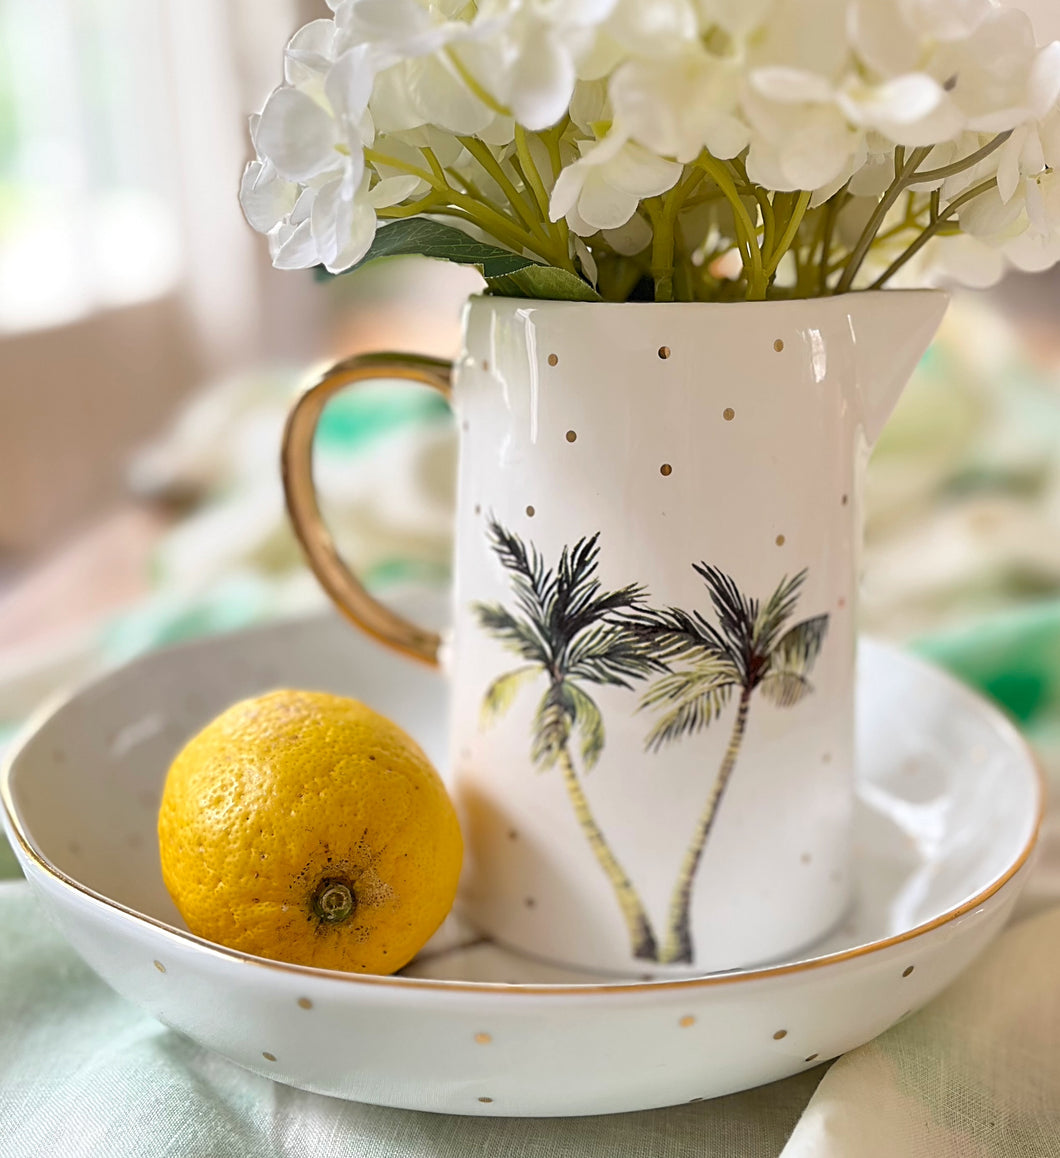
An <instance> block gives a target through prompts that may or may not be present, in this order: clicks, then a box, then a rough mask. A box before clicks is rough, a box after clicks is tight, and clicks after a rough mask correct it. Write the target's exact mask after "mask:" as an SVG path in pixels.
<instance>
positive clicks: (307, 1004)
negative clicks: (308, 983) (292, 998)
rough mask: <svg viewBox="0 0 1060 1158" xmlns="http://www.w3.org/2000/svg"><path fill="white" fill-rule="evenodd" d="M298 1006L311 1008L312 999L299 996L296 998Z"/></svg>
mask: <svg viewBox="0 0 1060 1158" xmlns="http://www.w3.org/2000/svg"><path fill="white" fill-rule="evenodd" d="M298 1008H299V1009H312V1008H313V1003H312V1001H310V1000H309V998H308V997H299V998H298Z"/></svg>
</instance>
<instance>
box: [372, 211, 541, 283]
mask: <svg viewBox="0 0 1060 1158" xmlns="http://www.w3.org/2000/svg"><path fill="white" fill-rule="evenodd" d="M412 253H416V254H419V255H420V256H421V257H434V258H437V259H438V260H439V261H452V262H456V264H457V265H474V266H477V267H478V268H479V270H481V272H482V276H483V277H485V278H491V277H503V276H504V275H506V274H512V273H515V272H517V271H518V270H520V269H522V268H523V267H524V266H528V265H533V264H534V262H533V260H532V259H531V258H529V257H521V256H520V255H519V254H518V253H512V251H511V250H510V249H502V248H501V247H500V246H499V245H489V244H488V243H486V242H484V241H476V239H475V238H473V237H469V236H468V235H467V234H466V233H465V232H464V231H463V230H462V229H456V228H454V227H453V226H452V225H445V224H443V223H442V222H441V221H432V220H430V219H429V218H426V217H406V218H403V219H402V220H400V221H394V222H391V224H389V225H384V226H382V227H381V228H380V229H379V230H378V231H377V232H376V235H375V240H374V241H373V242H372V247H371V249H369V250H368V252H367V253H366V254H365V255H364V257H362V258H361V260H360V261H359V262H358V263H357V264H356V265H355V266H352V267H351V268H352V269H360V268H361V266H362V265H367V264H368V262H370V261H375V260H377V259H378V258H381V257H400V256H402V255H404V254H412Z"/></svg>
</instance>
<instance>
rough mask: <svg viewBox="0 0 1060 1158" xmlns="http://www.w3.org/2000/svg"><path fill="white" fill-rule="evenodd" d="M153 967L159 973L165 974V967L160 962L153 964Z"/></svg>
mask: <svg viewBox="0 0 1060 1158" xmlns="http://www.w3.org/2000/svg"><path fill="white" fill-rule="evenodd" d="M154 965H155V968H156V969H157V970H158V971H159V973H165V971H166V967H165V965H163V964H162V962H161V961H156V962H155V963H154Z"/></svg>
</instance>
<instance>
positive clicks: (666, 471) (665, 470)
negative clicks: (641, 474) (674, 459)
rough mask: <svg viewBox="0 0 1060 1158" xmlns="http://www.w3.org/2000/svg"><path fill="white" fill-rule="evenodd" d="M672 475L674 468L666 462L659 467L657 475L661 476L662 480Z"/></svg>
mask: <svg viewBox="0 0 1060 1158" xmlns="http://www.w3.org/2000/svg"><path fill="white" fill-rule="evenodd" d="M673 473H674V468H673V467H672V466H671V465H670V464H669V463H668V462H664V463H663V464H662V466H661V467H659V474H661V475H662V476H663V478H669V477H670V475H672V474H673Z"/></svg>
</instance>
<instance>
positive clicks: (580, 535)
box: [284, 291, 947, 976]
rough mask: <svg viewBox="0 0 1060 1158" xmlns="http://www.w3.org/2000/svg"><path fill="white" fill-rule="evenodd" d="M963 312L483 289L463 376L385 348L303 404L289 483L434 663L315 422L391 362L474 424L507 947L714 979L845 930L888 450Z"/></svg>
mask: <svg viewBox="0 0 1060 1158" xmlns="http://www.w3.org/2000/svg"><path fill="white" fill-rule="evenodd" d="M946 300H947V299H946V297H945V295H943V294H940V293H937V292H932V291H912V292H905V291H902V292H882V293H881V292H876V293H863V294H852V295H846V296H842V297H832V298H824V299H815V300H807V301H786V302H755V303H738V304H720V303H719V304H665V305H656V304H652V303H623V304H585V303H567V302H537V301H527V300H518V299H504V298H494V297H479V298H475V299H474V300H473V301H472V302H471V303H470V305H469V307H468V309H467V313H466V317H465V342H464V350H463V353H462V355H461V357H460V359H459V360H458V362H457V363H456V365H455V366H454V367H453V368H452V374H450V367H449V366H448V365H447V364H443V363H439V362H436V361H434V360H431V359H424V358H417V357H412V356H406V355H399V354H382V355H370V356H366V357H360V358H355V359H352V360H351V361H348V362H346V363H343V364H341V365H339V366H337V367H335V368H334V369H333V370H331V371H330V372H329V373H328V374H327V375H326V376H325V377H324V379H323V380H322V381H321V382H320V383H319V384H318V385H316V386H315V387H314V388H313V389H312V390H310V391H309V392H308V393H307V394H306V395H305V396H304V397H303V398H302V399H301V400H300V402H299V403H298V405H297V406H296V408H295V410H294V411H293V413H292V415H291V419H290V422H289V424H288V430H287V436H286V440H285V447H284V465H285V481H286V488H287V497H288V506H289V510H290V513H291V516H292V519H293V522H294V525H295V528H296V531H297V532H298V534H299V537H300V538H301V541H302V543H303V545H304V547H305V549H306V551H307V554H308V557H309V560H310V563H311V565H312V566H313V568H314V570H315V571H316V573H317V575H318V576H319V577H320V579H321V581H322V583H323V585H324V586H325V588H326V589H327V590H328V592H329V593H330V594H331V596H332V597H333V598H334V599H335V600H336V602H337V603H338V604H339V606H340V607H342V608H343V610H344V611H345V612H346V613H347V614H348V616H349V617H350V618H351V619H352V620H353V621H354V622H355V623H356V624H357V625H358V626H360V627H362V628H363V629H364V630H366V631H368V632H369V633H371V634H372V635H374V636H375V637H376V638H378V639H379V640H380V641H381V642H382V643H384V644H387V645H390V646H392V647H396V648H398V649H400V650H402V651H405V652H407V653H408V654H410V655H412V656H413V657H415V658H417V659H420V660H423V661H426V662H428V663H435V664H436V663H438V662H439V656H440V654H442V652H443V649H442V647H441V640H440V639H439V637H438V636H436V635H433V634H432V633H430V632H428V631H424V630H421V629H419V628H417V627H415V626H414V625H412V624H409V623H406V622H405V621H404V620H402V619H400V618H399V617H397V616H396V615H394V614H393V613H391V612H390V611H388V610H387V609H386V608H384V607H382V606H381V605H380V604H378V603H377V602H375V601H374V600H372V599H371V598H370V597H369V596H368V595H367V594H366V593H365V591H364V590H363V588H362V587H361V586H360V584H359V583H358V582H357V580H356V579H355V578H354V576H353V575H352V574H351V573H350V571H349V570H348V569H347V568H346V567H345V565H344V564H343V563H342V561H341V560H340V558H339V557H338V555H337V553H336V551H335V548H334V546H333V544H332V541H331V539H330V537H329V536H328V534H327V532H326V530H325V528H324V526H323V524H322V522H321V520H320V516H319V511H318V508H317V504H316V499H315V496H314V492H313V486H312V471H311V454H312V438H313V432H314V430H315V427H316V423H317V420H318V418H319V415H320V413H321V411H322V409H323V407H324V405H325V404H326V402H327V399H328V398H329V397H330V396H331V395H332V394H333V393H334V392H335V391H336V390H338V389H340V388H342V387H344V386H346V385H348V384H350V383H353V382H357V381H361V380H365V379H369V378H406V379H412V380H415V381H420V382H425V383H427V384H428V385H431V386H434V387H435V388H437V389H439V390H440V391H442V393H443V394H445V395H446V397H448V398H450V400H451V405H452V408H453V410H454V412H455V415H456V418H457V420H458V421H459V423H460V426H461V447H460V467H459V474H460V477H459V488H458V512H457V530H456V548H455V549H456V557H455V583H454V612H453V627H452V634H451V638H448V637H447V640H446V647H445V648H444V655H445V663H444V666H445V667H446V669H447V671H448V674H449V676H450V679H451V683H452V699H451V703H452V707H451V713H452V754H453V775H452V780H451V785H452V787H453V791H454V794H455V796H456V799H457V803H458V807H459V809H460V812H461V816H462V820H463V825H464V834H465V840H466V844H467V849H468V861H467V867H466V870H465V878H464V882H463V886H462V898H463V906H464V911H465V913H466V915H467V916H468V917H469V918H470V919H471V920H472V921H473V922H474V923H475V924H476V925H477V926H478V927H480V928H481V929H482V930H483V931H484V932H485V933H486V934H487V935H489V936H491V937H494V938H496V939H497V940H499V941H503V942H505V943H507V944H508V945H511V946H514V947H516V948H518V949H520V950H523V951H525V952H527V953H531V954H535V955H538V956H541V957H545V958H549V959H552V960H555V961H559V962H563V963H566V964H570V965H575V966H584V967H588V968H592V969H597V970H605V971H611V972H616V973H623V974H627V975H637V976H639V975H646V974H647V975H666V974H690V973H707V972H712V971H716V970H725V969H732V968H738V967H741V966H747V965H752V964H760V963H762V962H767V961H770V960H773V959H777V958H781V957H783V956H785V955H788V954H790V953H792V952H793V951H796V950H799V949H801V948H803V947H804V946H807V945H809V944H811V943H812V942H813V941H814V940H816V939H817V938H819V937H821V936H822V935H823V934H825V933H826V932H828V930H829V929H830V928H831V927H832V926H833V925H835V924H836V923H837V922H838V921H839V920H840V919H841V917H842V916H843V914H844V912H845V910H846V909H847V907H848V905H849V903H850V901H851V897H850V874H849V860H850V847H849V836H850V825H851V808H852V796H853V766H852V762H853V710H854V679H855V671H854V655H855V625H856V601H857V583H858V568H859V547H860V540H861V527H862V512H861V487H862V475H863V468H864V465H865V462H866V460H867V457H868V451H869V448H870V447H871V445H872V443H873V441H874V440H875V438H876V436H877V435H878V434H879V431H880V429H881V427H882V425H883V423H884V422H885V420H886V418H887V416H888V415H889V414H890V412H891V409H892V407H893V405H894V403H895V401H896V400H897V398H898V395H899V394H900V392H901V390H902V388H903V386H904V384H905V382H906V380H907V378H908V376H909V374H910V373H911V372H912V370H913V368H914V366H915V364H916V362H917V361H918V359H919V358H920V356H921V355H922V353H923V352H924V350H925V349H926V347H927V345H928V343H929V342H930V340H931V338H932V336H933V335H934V332H935V329H936V327H937V325H938V323H939V321H940V320H941V317H942V314H943V312H944V310H945V307H946ZM450 380H451V382H452V385H451V387H450Z"/></svg>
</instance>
